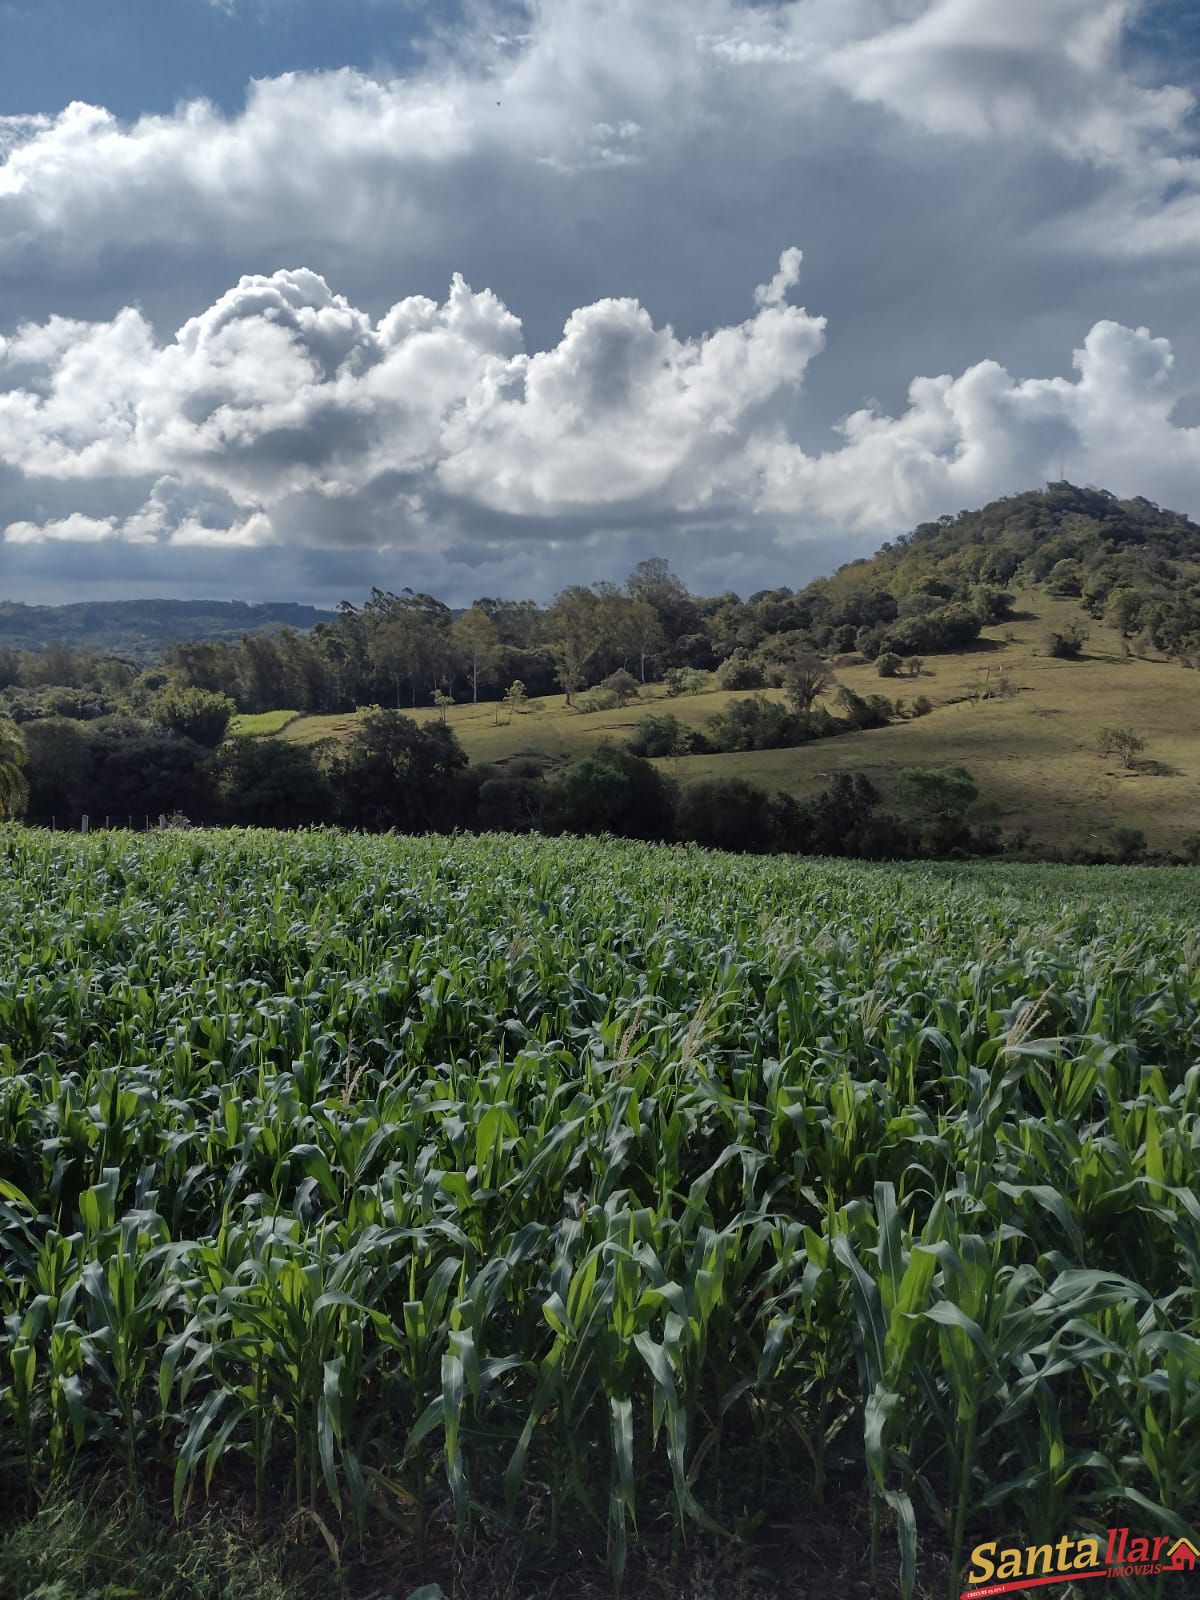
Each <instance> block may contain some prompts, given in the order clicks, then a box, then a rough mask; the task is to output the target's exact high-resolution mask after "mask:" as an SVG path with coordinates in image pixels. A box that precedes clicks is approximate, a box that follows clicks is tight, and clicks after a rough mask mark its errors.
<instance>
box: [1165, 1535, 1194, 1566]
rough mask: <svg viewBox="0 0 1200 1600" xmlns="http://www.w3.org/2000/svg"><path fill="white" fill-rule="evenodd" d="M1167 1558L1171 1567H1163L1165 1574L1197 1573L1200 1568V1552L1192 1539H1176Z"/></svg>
mask: <svg viewBox="0 0 1200 1600" xmlns="http://www.w3.org/2000/svg"><path fill="white" fill-rule="evenodd" d="M1167 1556H1168V1558H1169V1565H1167V1566H1164V1567H1163V1571H1164V1572H1195V1571H1196V1568H1197V1567H1200V1550H1198V1549H1197V1548H1196V1546H1195V1545H1194V1544H1193V1543H1192V1541H1191V1540H1190V1539H1176V1541H1175V1543H1174V1544H1173V1545H1172V1546H1171V1548H1170V1549H1169V1550H1168V1551H1167Z"/></svg>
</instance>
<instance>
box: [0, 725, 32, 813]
mask: <svg viewBox="0 0 1200 1600" xmlns="http://www.w3.org/2000/svg"><path fill="white" fill-rule="evenodd" d="M28 794H29V786H28V784H27V782H26V779H25V741H24V739H22V737H21V731H20V729H19V728H18V727H17V725H16V723H15V722H14V721H13V720H12V718H11V717H0V822H6V821H8V819H9V818H11V817H19V816H20V815H21V813H22V812H23V811H24V809H25V802H26V799H27V798H28Z"/></svg>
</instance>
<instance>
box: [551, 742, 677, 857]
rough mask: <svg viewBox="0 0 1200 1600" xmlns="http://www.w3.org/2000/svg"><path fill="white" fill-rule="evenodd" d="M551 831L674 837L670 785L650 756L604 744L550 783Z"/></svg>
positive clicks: (636, 836)
mask: <svg viewBox="0 0 1200 1600" xmlns="http://www.w3.org/2000/svg"><path fill="white" fill-rule="evenodd" d="M544 816H545V827H546V831H547V832H548V833H612V834H616V835H617V836H618V837H621V838H626V839H666V838H669V837H670V834H671V828H672V824H673V816H674V805H673V795H672V789H671V785H670V784H669V783H668V782H667V780H666V779H665V778H663V777H662V776H661V775H660V774H659V773H658V772H657V771H656V770H655V769H654V768H653V767H652V766H651V765H650V763H649V762H648V761H642V760H640V759H639V758H638V757H637V756H634V755H631V754H630V753H629V751H628V750H620V749H618V748H617V747H616V746H615V745H609V744H604V745H601V746H600V747H599V749H597V750H596V751H594V752H593V753H592V754H591V755H590V756H585V757H584V759H583V760H582V761H575V762H572V764H571V765H570V766H569V767H568V768H567V769H566V771H565V772H563V773H562V774H561V776H559V777H558V778H557V779H556V780H555V781H554V782H553V783H551V784H547V786H546V796H545V808H544Z"/></svg>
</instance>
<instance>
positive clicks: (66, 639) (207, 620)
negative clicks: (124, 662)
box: [0, 600, 329, 661]
mask: <svg viewBox="0 0 1200 1600" xmlns="http://www.w3.org/2000/svg"><path fill="white" fill-rule="evenodd" d="M328 615H329V613H328V612H327V611H320V610H318V609H317V607H316V606H305V605H297V604H294V603H293V602H291V601H270V602H268V603H264V604H261V605H252V604H250V603H249V602H247V601H245V600H80V601H75V602H73V603H71V604H69V605H61V606H30V605H23V604H21V602H20V601H18V600H0V648H7V649H9V650H47V649H49V648H50V647H52V646H65V647H66V648H67V649H69V650H72V651H94V652H98V653H100V654H108V653H115V654H118V655H123V656H127V657H129V658H130V659H132V660H138V661H154V660H157V659H158V658H159V656H161V654H162V651H163V647H164V646H165V645H168V644H171V643H173V642H174V641H175V640H177V639H239V638H241V636H242V634H244V633H257V632H259V631H260V630H262V629H271V628H311V627H313V626H314V624H316V623H318V622H320V621H321V619H322V617H327V616H328Z"/></svg>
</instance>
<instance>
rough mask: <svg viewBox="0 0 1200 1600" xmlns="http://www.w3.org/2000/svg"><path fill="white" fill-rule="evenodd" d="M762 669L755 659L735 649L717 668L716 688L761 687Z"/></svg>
mask: <svg viewBox="0 0 1200 1600" xmlns="http://www.w3.org/2000/svg"><path fill="white" fill-rule="evenodd" d="M762 687H763V669H762V668H761V667H760V666H759V664H758V662H757V661H751V659H750V657H749V656H747V655H745V654H744V653H743V652H742V651H740V650H735V651H734V653H733V655H731V656H728V657H727V658H726V659H725V660H724V661H722V663H721V665H720V666H719V667H718V668H717V688H718V689H761V688H762Z"/></svg>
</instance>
